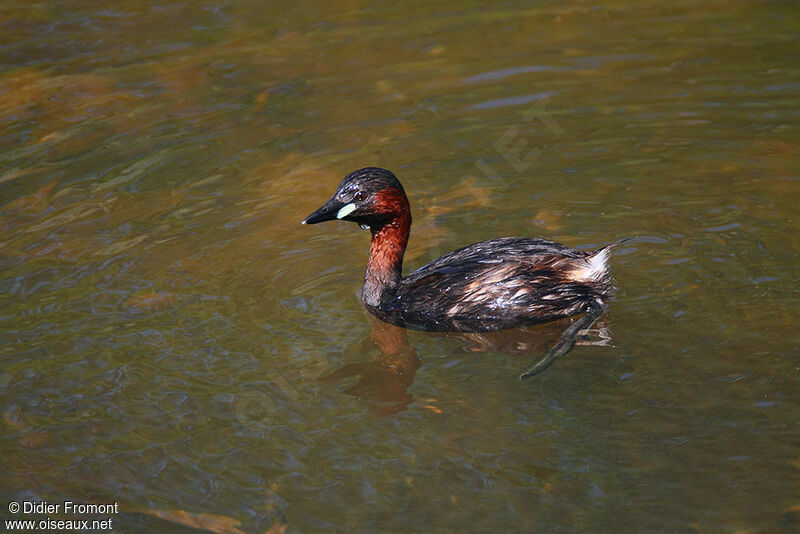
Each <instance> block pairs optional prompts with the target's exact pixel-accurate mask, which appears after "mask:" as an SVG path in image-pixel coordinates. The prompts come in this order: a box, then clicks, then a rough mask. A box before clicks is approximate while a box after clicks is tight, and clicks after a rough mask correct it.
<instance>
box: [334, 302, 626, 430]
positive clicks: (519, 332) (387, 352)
mask: <svg viewBox="0 0 800 534" xmlns="http://www.w3.org/2000/svg"><path fill="white" fill-rule="evenodd" d="M603 311H604V310H602V309H599V308H598V309H590V310H589V312H588V313H586V314H584V315H582V316H580V317H578V318H577V319H563V320H560V321H555V322H552V323H548V324H544V325H536V326H530V327H522V328H514V329H510V330H500V331H497V332H479V333H478V332H476V333H463V332H447V333H435V332H431V333H429V335H434V336H440V337H447V338H455V339H458V340H461V341H463V342H464V343H463V344H462V347H461V350H464V351H467V352H489V351H497V352H504V353H506V354H511V355H515V356H522V357H529V356H530V355H531V354H535V353H539V352H541V351H542V350H544V348H545V346H546V345H548V344H552V345H551V346H550V348H549V349H548V350H547V352H545V354H544V356H542V357H541V358H539V359H537V360H535V361H534V362H533V363H532V364H530V365H529V366H527V367H526V368H525V369H524V370H523V371H522V372H521V373H520V375H519V378H520V379H522V380H524V379H526V378H530V377H532V376H535V375H537V374H539V373H541V372H542V371H544V370H545V369H547V368H548V367H550V365H552V364H553V362H555V361H556V360H557V359H558V358H560V357H561V356H564V355H565V354H567V353H568V352H569V351H571V350H572V349H573V348H574V347H575V345H596V346H608V345H610V344H611V336H610V334H609V331H608V328H607V327H606V326H605V325H603V324H599V325H595V322H596V321H597V320H598V319H599V318H600V315H602V313H603ZM368 317H369V321H370V325H371V331H370V336H369V338H367V339H365V340H364V342H365V344H367V345H374V346H376V347H377V349H378V350H379V352H380V355H379V356H378V357H377V358H376V359H375V360H374V361H372V362H368V363H351V364H348V365H345V366H344V367H342V368H340V369H338V370H336V371H334V372H333V373H331V374H329V375H326V376H324V377H322V378H321V380H323V381H326V382H333V381H338V380H342V379H346V378H351V377H354V376H356V377H358V379H357V381H356V383H355V384H353V385H351V386H349V387H348V388H347V389H345V390H344V393H345V394H347V395H352V396H354V397H358V398H360V399H366V400H372V401H379V402H381V403H383V404H382V406H381V407H380V408H378V410H377V411H378V413H381V414H384V415H390V414H396V413H399V412H402V411H403V410H405V409H406V408H407V407H408V406H409V404H411V402H412V401H413V396H412V395H411V394H409V393H408V388H409V386H411V384H413V383H414V375H415V373H416V372H417V369H419V368H420V367H421V366H422V361H421V360H420V359H419V357H418V356H417V351H416V349H414V348H413V347H412V346H411V345H410V344H409V342H408V330H407V329H405V328H403V327H400V326H395V325H392V324H389V323H385V322H383V321H381V320H379V319H377V318H375V317H373V316H368ZM565 323H566V325H567V326H566V327H565V326H564V324H565ZM593 326H595V327H594V328H592V327H593ZM561 329H563V331H561ZM559 331H560V334H559ZM555 336H557V339H556V340H555V342H553V341H552V340H553V338H554V337H555ZM364 349H365V352H366V351H367V350H368V347H364Z"/></svg>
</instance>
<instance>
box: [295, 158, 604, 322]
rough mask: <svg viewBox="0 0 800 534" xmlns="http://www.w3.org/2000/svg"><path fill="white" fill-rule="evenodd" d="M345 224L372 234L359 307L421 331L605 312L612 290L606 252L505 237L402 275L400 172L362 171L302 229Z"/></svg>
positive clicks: (406, 225) (406, 211) (404, 239)
mask: <svg viewBox="0 0 800 534" xmlns="http://www.w3.org/2000/svg"><path fill="white" fill-rule="evenodd" d="M334 219H342V220H345V221H352V222H355V223H358V224H360V225H361V226H362V227H363V228H369V230H370V232H371V233H372V244H371V245H370V249H369V262H368V263H367V272H366V275H365V277H364V288H363V290H362V293H361V299H362V300H363V301H364V304H365V305H366V307H367V309H369V311H370V312H372V313H373V314H375V315H376V316H378V317H379V318H381V319H383V320H384V321H387V322H390V323H393V324H398V325H401V326H406V327H410V328H417V329H423V330H435V331H461V332H465V331H466V332H478V331H491V330H499V329H502V328H511V327H515V326H519V325H523V324H530V323H536V322H542V321H549V320H552V319H558V318H560V317H567V316H570V315H575V314H579V313H583V312H586V311H590V310H599V309H603V308H605V302H604V301H605V299H606V298H607V297H609V296H610V295H611V294H612V292H613V289H614V288H613V285H612V283H611V276H610V275H609V273H608V269H607V266H606V262H607V260H608V257H609V254H610V252H611V247H613V246H614V245H613V244H612V245H608V246H605V247H603V248H600V249H598V250H596V251H592V252H589V251H583V250H577V249H574V248H569V247H566V246H564V245H561V244H559V243H555V242H553V241H546V240H543V239H530V238H521V237H503V238H500V239H492V240H489V241H481V242H480V243H475V244H473V245H469V246H468V247H464V248H460V249H458V250H454V251H453V252H450V253H448V254H445V255H444V256H442V257H440V258H438V259H436V260H433V261H432V262H430V263H429V264H427V265H425V266H424V267H420V268H419V269H417V270H416V271H414V272H413V273H411V274H410V275H408V276H406V277H403V276H402V274H401V272H402V266H403V253H404V252H405V250H406V244H407V243H408V235H409V232H410V230H411V209H410V207H409V204H408V198H407V197H406V194H405V191H403V186H402V185H400V181H399V180H398V179H397V178H396V177H395V175H394V174H392V173H391V172H389V171H387V170H386V169H381V168H378V167H366V168H364V169H360V170H357V171H355V172H353V173H351V174H349V175H348V176H347V177H345V179H344V180H342V182H341V183H340V184H339V187H338V188H337V189H336V193H335V194H334V195H333V197H332V198H331V199H330V200H328V202H326V203H325V205H323V206H322V207H321V208H319V209H318V210H317V211H315V212H314V213H312V214H311V215H309V216H308V217H306V218H305V220H304V221H303V224H316V223H319V222H323V221H331V220H334Z"/></svg>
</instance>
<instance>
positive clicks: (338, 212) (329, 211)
mask: <svg viewBox="0 0 800 534" xmlns="http://www.w3.org/2000/svg"><path fill="white" fill-rule="evenodd" d="M355 209H356V205H355V204H353V203H352V202H351V203H349V204H345V203H344V202H340V201H338V200H336V198H335V197H334V198H332V199H330V200H329V201H327V202H326V203H325V204H324V205H323V206H322V207H321V208H320V209H318V210H317V211H315V212H314V213H312V214H311V215H309V216H308V217H306V218H305V219H303V222H302V223H301V224H317V223H321V222H325V221H333V220H335V219H344V218H345V217H347V216H348V215H350V214H351V213H353V211H355Z"/></svg>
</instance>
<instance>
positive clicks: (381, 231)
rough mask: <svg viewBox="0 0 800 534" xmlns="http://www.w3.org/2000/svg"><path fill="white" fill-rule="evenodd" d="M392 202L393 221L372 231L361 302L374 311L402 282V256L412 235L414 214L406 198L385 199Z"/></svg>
mask: <svg viewBox="0 0 800 534" xmlns="http://www.w3.org/2000/svg"><path fill="white" fill-rule="evenodd" d="M391 191H393V192H395V193H396V191H395V190H391ZM385 196H386V197H389V196H390V195H388V194H387V195H385ZM389 201H391V203H392V206H391V207H392V208H393V211H392V213H393V218H392V219H390V220H389V222H386V223H384V224H382V225H379V226H378V225H376V226H371V227H370V232H371V233H372V243H371V244H370V247H369V262H368V263H367V272H366V273H365V275H364V288H363V290H362V292H361V299H362V300H363V301H364V303H365V304H367V305H368V306H372V307H374V308H380V307H381V303H382V302H383V301H384V299H386V298H387V297H389V296H391V295H392V294H394V292H395V291H396V289H397V286H398V284H399V283H400V280H402V278H403V274H402V273H403V254H404V253H405V251H406V245H407V244H408V236H409V234H410V232H411V210H410V208H409V205H408V200H407V199H406V198H405V195H403V194H392V195H391V198H386V202H387V203H388V202H389Z"/></svg>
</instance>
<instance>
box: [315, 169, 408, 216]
mask: <svg viewBox="0 0 800 534" xmlns="http://www.w3.org/2000/svg"><path fill="white" fill-rule="evenodd" d="M401 216H408V217H409V223H410V210H409V207H408V199H407V198H406V193H405V191H403V186H402V185H400V181H399V180H398V179H397V178H396V177H395V175H394V174H392V173H391V172H390V171H387V170H386V169H381V168H379V167H365V168H363V169H359V170H357V171H355V172H352V173H350V174H348V175H347V176H346V177H345V178H344V180H342V182H341V183H340V184H339V187H337V188H336V193H334V194H333V196H332V197H331V198H330V200H328V201H327V202H326V203H325V204H324V205H323V206H322V207H321V208H319V209H318V210H317V211H315V212H314V213H312V214H311V215H309V216H308V217H306V218H305V219H304V220H303V224H316V223H320V222H324V221H332V220H335V219H342V220H343V221H352V222H354V223H358V224H360V225H362V226H369V227H371V228H373V229H374V228H379V227H381V226H383V225H385V224H386V223H388V222H390V221H392V220H394V219H396V218H399V217H401Z"/></svg>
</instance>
